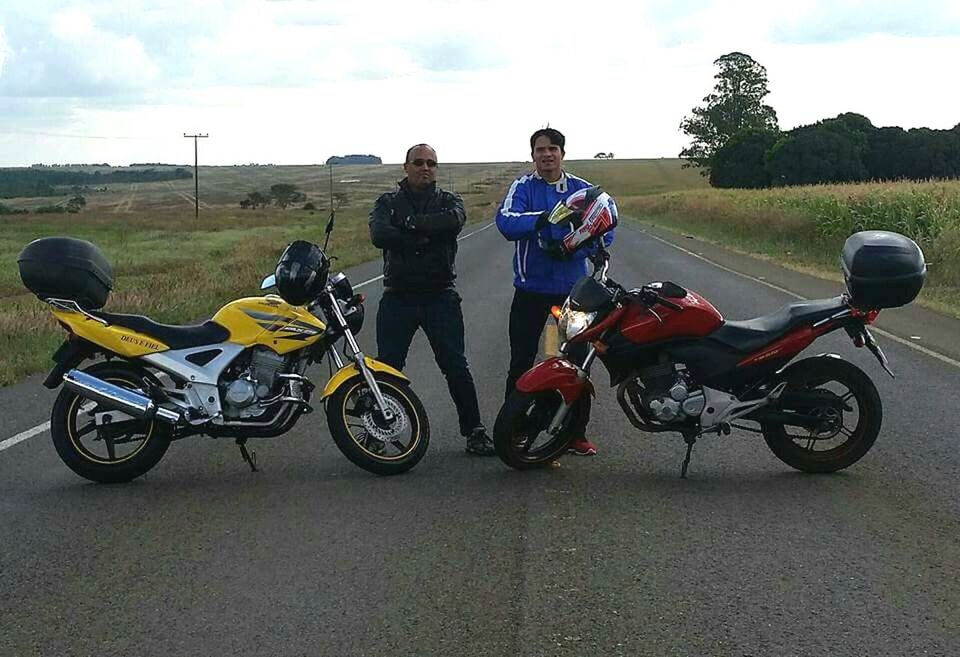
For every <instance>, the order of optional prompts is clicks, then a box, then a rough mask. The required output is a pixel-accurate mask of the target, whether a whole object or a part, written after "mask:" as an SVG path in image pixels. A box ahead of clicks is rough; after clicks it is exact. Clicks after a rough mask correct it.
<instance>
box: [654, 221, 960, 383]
mask: <svg viewBox="0 0 960 657" xmlns="http://www.w3.org/2000/svg"><path fill="white" fill-rule="evenodd" d="M643 234H644V235H646V236H647V237H650V238H653V239H655V240H657V241H658V242H662V243H663V244H666V245H667V246H670V247H673V248H674V249H676V250H678V251H682V252H683V253H686V254H687V255H689V256H692V257H694V258H697V259H698V260H703V261H704V262H706V263H708V264H710V265H713V266H714V267H716V268H717V269H722V270H723V271H726V272H730V273H731V274H736V275H737V276H741V277H743V278H746V279H747V280H751V281H753V282H755V283H760V284H761V285H766V286H767V287H769V288H771V289H774V290H776V291H777V292H782V293H784V294H786V295H789V296H791V297H793V298H794V299H800V300H801V301H808V299H807V297H804V296H801V295H799V294H797V293H796V292H793V291H791V290H788V289H786V288H783V287H780V286H779V285H774V284H773V283H769V282H767V281H765V280H763V279H762V278H757V277H756V276H750V275H749V274H744V273H743V272H739V271H736V270H735V269H730V268H729V267H725V266H723V265H721V264H720V263H718V262H714V261H713V260H710V259H709V258H704V257H703V256H702V255H700V254H699V253H694V252H693V251H690V250H688V249H685V248H683V247H682V246H677V245H676V244H674V243H673V242H668V241H667V240H665V239H662V238H660V237H657V236H656V235H653V234H651V233H648V232H646V231H643ZM870 330H871V331H872V332H874V333H878V334H880V335H882V336H883V337H885V338H889V339H890V340H893V341H894V342H898V343H900V344H902V345H904V346H907V347H910V348H911V349H913V350H914V351H919V352H920V353H921V354H925V355H927V356H930V357H931V358H936V359H937V360H939V361H940V362H942V363H946V364H947V365H952V366H953V367H956V368H960V361H958V360H954V359H953V358H950V357H949V356H945V355H943V354H941V353H940V352H938V351H934V350H933V349H927V348H926V347H924V346H921V345H918V344H917V343H916V342H912V341H910V340H907V339H905V338H901V337H900V336H899V335H894V334H893V333H890V332H888V331H884V330H883V329H881V328H877V327H876V326H872V327H870Z"/></svg>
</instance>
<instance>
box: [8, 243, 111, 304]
mask: <svg viewBox="0 0 960 657" xmlns="http://www.w3.org/2000/svg"><path fill="white" fill-rule="evenodd" d="M17 264H19V265H20V280H22V281H23V284H24V285H25V286H26V287H27V289H28V290H30V291H31V292H33V293H34V294H36V295H37V296H38V297H40V298H41V299H67V300H71V301H76V302H77V303H78V304H79V305H80V307H81V308H83V309H85V310H97V309H99V308H103V305H104V304H105V303H106V302H107V297H108V296H109V294H110V290H111V289H112V288H113V270H112V269H111V268H110V263H109V262H107V257H106V256H105V255H104V254H103V251H101V250H100V249H99V248H97V246H96V245H94V244H91V243H90V242H87V241H85V240H78V239H75V238H73V237H44V238H42V239H39V240H34V241H32V242H30V243H29V244H27V245H26V246H25V247H24V248H23V251H21V252H20V255H19V256H18V257H17Z"/></svg>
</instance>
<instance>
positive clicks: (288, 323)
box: [213, 294, 327, 354]
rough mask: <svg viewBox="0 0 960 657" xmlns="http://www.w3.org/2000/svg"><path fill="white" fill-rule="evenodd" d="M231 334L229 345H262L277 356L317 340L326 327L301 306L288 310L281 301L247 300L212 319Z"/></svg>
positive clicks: (275, 298)
mask: <svg viewBox="0 0 960 657" xmlns="http://www.w3.org/2000/svg"><path fill="white" fill-rule="evenodd" d="M213 321H215V322H216V323H217V324H219V325H220V326H222V327H224V328H225V329H227V330H228V331H229V332H230V338H229V340H230V342H233V343H235V344H239V345H243V346H244V347H252V346H254V345H262V346H264V347H269V348H270V349H273V350H274V351H275V352H277V353H278V354H287V353H290V352H291V351H296V350H298V349H302V348H304V347H306V346H308V345H311V344H313V343H314V342H316V341H317V340H319V339H320V338H321V337H322V336H323V333H324V331H325V330H326V328H327V327H326V325H325V324H324V323H323V322H322V321H321V320H319V319H317V318H316V317H314V316H313V315H311V314H310V313H309V312H308V311H307V309H306V308H304V307H303V306H291V305H290V304H288V303H287V302H286V301H284V300H283V299H281V298H280V297H278V296H276V295H273V294H268V295H267V296H265V297H246V298H244V299H237V300H236V301H231V302H230V303H228V304H227V305H225V306H224V307H223V308H221V309H220V310H219V311H217V314H216V315H214V316H213Z"/></svg>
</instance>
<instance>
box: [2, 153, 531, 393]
mask: <svg viewBox="0 0 960 657" xmlns="http://www.w3.org/2000/svg"><path fill="white" fill-rule="evenodd" d="M523 169H524V165H522V164H518V163H514V164H461V165H447V166H444V167H442V168H441V170H440V181H441V184H442V185H443V186H445V187H447V188H455V189H456V190H457V191H458V192H459V193H461V194H462V195H463V199H464V204H465V205H466V208H467V215H468V221H471V222H477V221H482V220H488V219H490V218H491V217H492V216H493V214H494V213H495V211H496V204H497V203H498V202H499V200H500V199H501V198H502V196H503V193H504V190H505V188H506V186H507V184H508V183H509V181H510V180H512V179H513V178H514V177H516V176H517V175H518V174H519V173H520V172H521V171H522V170H523ZM402 175H403V172H402V169H401V168H400V166H399V165H393V166H391V165H381V166H343V167H335V168H334V183H335V190H336V191H337V192H340V193H343V194H345V195H346V203H345V204H344V205H342V206H341V207H340V209H339V210H338V212H337V223H336V229H335V231H334V234H333V238H332V240H331V244H330V246H331V248H330V249H329V251H330V253H331V254H332V255H335V256H337V261H336V263H335V265H334V266H335V267H338V268H346V267H349V266H350V265H352V264H356V263H358V262H363V261H366V260H370V259H373V258H375V257H377V256H378V255H379V251H377V250H376V249H374V248H373V246H372V245H371V244H370V238H369V234H368V229H367V219H368V214H369V211H370V208H371V206H372V205H373V200H374V199H375V198H376V197H377V196H378V195H379V194H380V193H382V192H384V191H388V190H390V189H391V188H393V187H394V184H395V182H396V181H397V180H398V179H400V178H401V177H402ZM341 180H344V181H348V180H349V181H357V182H349V183H347V182H344V183H341V182H339V181H341ZM280 182H284V183H293V184H296V185H298V186H299V188H300V189H301V190H302V191H305V192H306V193H307V197H308V200H309V201H312V202H313V203H315V204H316V205H317V206H318V207H322V208H326V207H327V205H328V204H327V190H328V187H329V183H328V169H327V168H326V167H321V166H304V167H201V169H200V185H201V187H200V198H201V210H200V219H199V220H196V219H194V203H193V181H192V180H178V181H174V182H159V183H129V184H126V185H112V186H110V187H109V189H107V190H106V191H102V192H91V193H89V194H88V195H87V197H86V198H87V206H86V208H85V209H84V211H83V212H81V213H79V214H61V215H51V214H45V215H10V216H0V385H9V384H11V383H13V382H16V381H18V380H20V379H22V378H23V377H24V376H26V375H29V374H32V373H35V372H39V371H43V370H45V369H47V368H48V367H49V363H50V356H51V355H52V353H53V351H54V350H55V349H56V347H57V346H58V345H59V343H60V342H61V341H62V339H63V331H62V330H61V329H60V327H59V326H58V325H57V324H56V322H55V321H54V320H53V318H52V315H51V314H50V312H49V310H48V309H47V306H46V305H45V304H43V303H41V302H40V301H38V300H37V299H36V297H34V296H33V295H32V294H30V293H29V292H27V290H26V289H24V287H23V285H22V283H21V282H20V277H19V272H18V268H17V262H16V257H17V254H18V253H19V252H20V250H21V249H22V248H23V247H24V246H25V245H26V244H27V243H28V242H30V241H31V240H34V239H37V238H39V237H46V236H50V235H70V236H73V237H79V238H82V239H86V240H90V241H92V242H94V243H95V244H97V245H98V246H100V247H101V248H102V249H103V250H104V252H105V253H106V255H107V257H108V259H109V261H110V262H111V264H112V265H113V270H114V278H115V287H114V292H113V294H112V295H111V297H110V300H109V301H108V302H107V306H106V309H107V310H109V311H111V312H121V313H130V314H143V315H147V316H149V317H151V318H153V319H155V320H157V321H160V322H167V323H189V322H193V321H196V320H197V319H199V318H202V317H209V316H210V315H212V314H213V313H214V312H215V311H216V310H217V309H218V308H219V307H220V306H221V305H223V303H225V302H227V301H229V300H231V299H233V298H236V297H239V296H243V295H252V294H257V293H258V288H259V283H260V280H261V279H262V277H263V276H264V275H265V274H268V273H270V272H271V271H272V270H273V267H274V266H275V264H276V259H277V257H278V256H279V254H280V252H281V250H282V249H283V247H284V246H285V245H286V244H287V243H289V242H290V241H292V240H294V239H307V240H311V241H314V242H321V243H322V240H323V229H324V226H325V225H326V220H327V217H328V211H327V210H318V211H316V212H308V211H304V210H295V209H287V210H281V209H279V208H272V207H271V208H267V209H259V210H241V209H240V208H239V205H238V204H239V201H240V199H242V198H244V197H245V196H246V194H247V192H251V191H257V190H259V191H266V190H268V189H269V187H270V185H272V184H274V183H280ZM69 196H72V193H71V194H67V195H65V196H64V198H68V197H69ZM56 200H59V199H51V198H49V197H47V198H42V199H10V200H9V201H7V204H8V205H10V206H13V207H26V208H31V207H36V206H39V205H48V204H51V203H52V202H55V201H56Z"/></svg>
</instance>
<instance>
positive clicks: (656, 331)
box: [620, 290, 723, 344]
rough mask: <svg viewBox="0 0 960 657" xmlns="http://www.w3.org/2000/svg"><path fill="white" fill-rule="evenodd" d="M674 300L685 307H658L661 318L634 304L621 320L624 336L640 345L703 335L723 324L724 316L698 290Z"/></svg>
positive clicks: (655, 309) (654, 310)
mask: <svg viewBox="0 0 960 657" xmlns="http://www.w3.org/2000/svg"><path fill="white" fill-rule="evenodd" d="M670 301H673V302H674V303H676V304H677V305H679V306H682V307H683V310H682V311H677V310H671V309H670V308H667V307H666V306H661V305H657V306H654V307H653V312H656V313H657V315H659V316H660V319H657V318H656V317H655V316H654V315H653V313H652V312H651V311H650V310H649V309H648V308H647V307H646V306H644V305H643V304H641V303H631V304H630V306H629V307H628V308H627V312H626V313H624V316H623V319H621V320H620V332H621V333H622V334H623V337H625V338H626V339H627V340H630V342H636V343H639V344H644V343H647V342H657V341H658V340H667V339H669V338H702V337H703V336H705V335H708V334H710V333H713V332H714V331H716V330H717V329H718V328H720V325H721V324H723V316H722V315H720V313H719V312H718V311H717V309H716V308H714V307H713V306H712V305H711V304H710V302H709V301H707V300H706V299H704V298H703V297H702V296H700V295H699V294H697V293H696V292H691V291H689V290H688V291H687V296H685V297H683V298H682V299H670ZM660 320H663V321H660Z"/></svg>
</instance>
